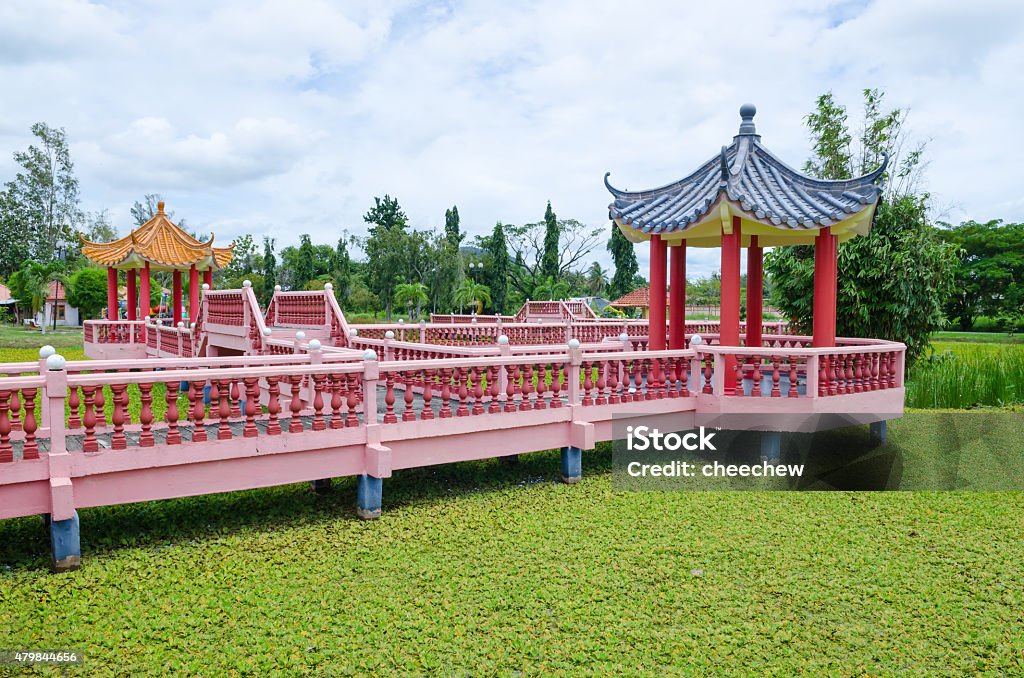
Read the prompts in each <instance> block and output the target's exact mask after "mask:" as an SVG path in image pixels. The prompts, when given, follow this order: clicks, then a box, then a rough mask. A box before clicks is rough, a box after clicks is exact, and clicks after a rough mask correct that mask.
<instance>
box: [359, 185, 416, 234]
mask: <svg viewBox="0 0 1024 678" xmlns="http://www.w3.org/2000/svg"><path fill="white" fill-rule="evenodd" d="M363 221H365V222H366V223H367V224H369V225H370V233H371V235H375V234H376V231H377V230H385V231H390V230H391V229H394V228H398V229H403V228H405V227H406V226H407V225H408V223H409V217H407V216H406V215H405V212H403V211H402V208H401V207H400V206H399V205H398V200H396V199H395V198H392V197H391V196H390V195H387V194H384V197H383V198H374V199H373V207H371V208H370V209H369V210H368V211H367V212H366V214H364V215H363Z"/></svg>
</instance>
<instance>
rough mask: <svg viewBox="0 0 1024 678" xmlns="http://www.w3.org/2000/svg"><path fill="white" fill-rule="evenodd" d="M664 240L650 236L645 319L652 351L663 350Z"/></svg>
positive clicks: (648, 342) (664, 334) (664, 332)
mask: <svg viewBox="0 0 1024 678" xmlns="http://www.w3.org/2000/svg"><path fill="white" fill-rule="evenodd" d="M665 250H666V247H665V241H664V240H662V239H661V236H659V235H654V236H651V293H650V302H649V303H650V309H651V310H650V313H649V314H648V319H647V328H648V329H647V345H648V347H649V348H650V349H651V350H652V351H663V350H665V336H666V330H665V286H666V280H665V254H666V252H665Z"/></svg>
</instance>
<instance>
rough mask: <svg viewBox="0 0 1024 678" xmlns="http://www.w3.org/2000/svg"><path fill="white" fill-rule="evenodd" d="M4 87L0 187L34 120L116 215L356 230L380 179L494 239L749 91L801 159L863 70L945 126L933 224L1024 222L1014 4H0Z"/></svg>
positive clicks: (768, 134)
mask: <svg viewBox="0 0 1024 678" xmlns="http://www.w3.org/2000/svg"><path fill="white" fill-rule="evenodd" d="M719 6H721V9H719ZM0 83H3V96H2V97H0V179H3V180H6V179H7V178H8V177H10V175H11V173H12V172H13V168H14V165H13V162H12V161H11V154H12V153H13V152H14V151H15V150H17V149H21V148H24V147H25V146H27V144H28V143H30V141H31V138H30V134H29V127H30V126H31V124H32V123H33V122H36V121H40V120H41V121H45V122H47V123H49V124H50V125H54V126H61V127H64V128H65V129H66V130H67V133H68V137H69V139H70V142H71V150H72V157H73V160H74V162H75V165H76V169H77V172H78V175H79V177H80V178H81V192H82V198H83V207H84V208H86V209H88V210H98V209H100V208H106V209H109V210H110V214H111V217H112V219H113V221H114V224H115V226H117V227H118V228H119V230H120V231H121V232H122V233H125V232H127V230H128V227H129V225H130V223H131V221H130V216H129V213H128V209H129V207H130V206H131V204H132V202H133V201H134V200H136V199H139V198H140V197H141V196H142V195H143V194H145V193H155V192H158V193H161V194H162V195H163V196H164V197H165V199H166V200H167V202H168V206H169V208H171V209H173V210H175V211H176V213H177V214H178V215H179V216H184V217H187V219H188V221H189V222H190V223H191V224H192V225H194V226H196V227H199V228H202V229H204V230H213V231H214V232H215V233H216V235H217V239H218V240H229V239H231V238H232V237H235V236H237V235H240V234H243V233H252V234H254V235H256V236H257V237H259V236H262V235H271V236H273V237H275V238H277V239H278V243H279V244H281V245H287V244H293V243H296V242H297V241H298V237H299V234H301V233H310V234H312V236H313V238H314V240H319V241H325V242H328V241H329V242H333V241H335V240H336V239H337V237H338V235H339V234H340V232H341V231H342V229H348V230H349V231H351V232H353V233H362V232H363V231H364V224H363V221H362V214H363V213H364V212H365V211H366V209H367V208H368V206H369V205H370V204H371V203H372V199H373V196H375V195H383V194H384V193H390V194H391V195H392V196H395V197H397V198H398V199H399V201H400V203H401V205H402V206H403V207H404V208H405V210H406V212H407V213H408V214H409V216H410V217H411V219H412V222H413V224H414V225H415V226H416V227H437V226H440V225H441V224H443V219H444V211H445V208H446V207H449V206H451V205H452V204H457V205H458V207H459V212H460V213H461V215H462V221H463V226H464V228H466V229H467V230H468V231H469V232H470V233H471V234H480V233H483V232H485V231H487V230H489V229H490V228H491V227H492V226H493V225H494V223H495V221H498V220H500V221H503V222H506V223H516V224H519V223H525V222H529V221H537V220H539V219H540V218H541V216H542V214H543V211H544V204H545V201H547V200H551V202H552V204H553V206H554V208H555V211H556V212H557V213H558V215H559V216H560V217H563V218H568V217H572V218H576V219H579V220H581V221H584V222H586V223H588V224H592V225H594V226H607V224H608V221H607V205H608V202H609V196H608V194H607V193H606V191H605V189H604V187H603V184H602V180H601V179H602V176H603V174H604V172H605V171H611V172H612V181H613V183H615V184H616V185H618V186H621V187H626V188H630V189H639V188H647V187H651V186H655V185H661V184H663V183H667V182H669V181H672V180H675V179H677V178H679V177H681V176H682V175H683V174H684V173H686V172H688V171H690V170H692V169H693V168H695V167H696V166H697V165H698V164H699V163H701V162H703V161H704V160H706V159H707V158H708V157H710V156H712V155H714V154H715V153H716V152H717V150H718V149H719V148H720V147H721V145H722V144H725V143H729V141H730V140H731V138H732V136H733V135H734V134H735V133H736V128H737V126H738V123H739V118H738V114H737V109H738V107H739V106H740V104H742V103H743V102H745V101H751V102H753V103H755V104H756V105H757V107H758V115H757V119H756V123H757V127H758V131H759V132H760V133H761V134H762V139H763V141H764V143H765V144H766V145H767V146H768V147H769V148H771V149H773V150H774V151H775V152H776V154H778V155H779V156H781V157H782V158H783V159H785V160H787V161H789V162H790V163H791V164H794V165H800V164H802V162H803V160H804V159H805V158H806V157H807V153H808V142H807V137H806V133H805V130H804V129H803V127H802V125H801V118H802V116H803V115H804V114H806V113H807V112H808V110H809V109H810V108H811V107H812V105H813V102H814V99H815V97H816V96H817V95H818V94H820V93H822V92H824V91H826V90H832V91H833V92H834V93H835V95H836V96H837V98H838V99H839V100H840V101H842V102H844V103H847V104H848V105H849V106H850V109H851V112H855V111H856V110H859V108H860V94H859V92H860V90H862V89H863V88H865V87H881V88H884V89H885V90H886V91H887V92H888V100H889V103H890V104H891V105H894V106H900V107H907V108H909V109H910V111H911V113H910V122H909V125H910V128H911V130H912V134H913V135H914V136H915V137H917V138H920V139H929V140H930V145H929V159H930V163H931V164H930V167H929V171H928V189H929V190H930V191H931V192H932V194H933V197H934V204H935V214H936V216H937V217H939V218H943V219H946V220H948V221H954V222H956V221H960V220H962V219H966V218H973V219H978V220H987V219H990V218H1003V219H1007V220H1018V221H1020V220H1024V195H1022V188H1021V185H1022V181H1021V178H1022V175H1021V171H1020V169H1019V167H1018V166H1017V165H1016V164H1009V162H1008V161H1009V160H1011V159H1012V160H1013V161H1017V160H1018V159H1019V158H1020V157H1021V154H1020V151H1021V138H1022V136H1021V134H1020V132H1019V128H1020V125H1021V122H1020V121H1021V119H1022V117H1024V3H1020V2H1015V1H1006V2H987V1H985V0H973V1H972V2H969V3H965V2H962V1H961V0H891V1H888V2H825V1H822V0H809V1H801V2H791V3H779V2H770V1H759V2H729V3H685V2H678V1H672V0H665V1H663V2H629V3H626V2H619V3H612V2H599V1H596V0H581V1H572V0H568V1H564V2H537V3H533V2H511V1H510V2H477V3H474V2H465V3H464V2H385V1H369V2H320V1H317V0H290V1H289V2H278V3H270V2H268V3H257V2H217V3H208V2H173V3H172V2H167V3H155V2H128V1H124V2H108V3H88V2H83V1H74V0H63V1H45V0H28V1H25V2H22V1H20V0H14V1H13V2H11V1H10V0H8V1H6V2H3V3H2V4H0ZM645 249H646V248H645V247H639V248H638V254H640V255H641V260H642V262H645V261H646V252H645V251H643V250H645ZM594 256H595V257H596V258H598V259H599V260H600V261H602V262H603V263H605V262H607V255H606V254H605V253H604V251H603V249H602V250H600V251H598V252H595V254H594ZM717 256H718V255H717V250H705V251H702V252H693V253H692V254H691V256H690V271H691V272H692V273H695V274H700V273H708V272H710V271H712V270H715V269H716V268H717ZM642 265H644V266H645V264H643V263H642Z"/></svg>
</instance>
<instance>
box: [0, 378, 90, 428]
mask: <svg viewBox="0 0 1024 678" xmlns="http://www.w3.org/2000/svg"><path fill="white" fill-rule="evenodd" d="M12 405H13V403H12ZM106 405H107V400H106V398H105V397H104V396H103V387H102V386H97V387H96V399H95V400H94V406H93V408H92V409H93V414H94V415H95V417H96V425H97V426H106V425H107V411H106Z"/></svg>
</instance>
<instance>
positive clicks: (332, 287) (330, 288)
mask: <svg viewBox="0 0 1024 678" xmlns="http://www.w3.org/2000/svg"><path fill="white" fill-rule="evenodd" d="M324 289H325V290H327V291H328V292H330V291H331V290H333V289H334V285H332V284H331V283H327V284H326V285H324Z"/></svg>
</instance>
